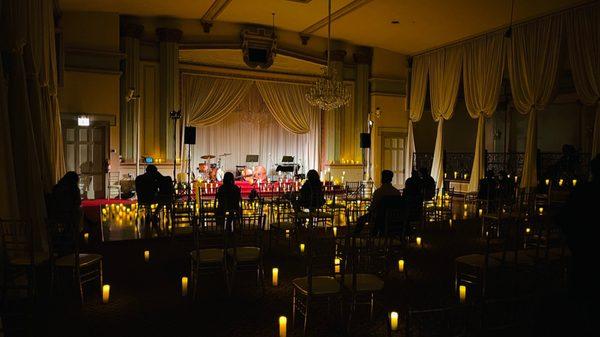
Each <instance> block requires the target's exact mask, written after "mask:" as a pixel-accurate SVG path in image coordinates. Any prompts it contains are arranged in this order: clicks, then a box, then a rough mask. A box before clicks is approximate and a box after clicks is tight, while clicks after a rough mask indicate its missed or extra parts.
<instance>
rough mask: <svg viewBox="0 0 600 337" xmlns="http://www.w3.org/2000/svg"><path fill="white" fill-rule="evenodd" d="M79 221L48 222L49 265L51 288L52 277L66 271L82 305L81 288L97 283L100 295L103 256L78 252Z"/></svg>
mask: <svg viewBox="0 0 600 337" xmlns="http://www.w3.org/2000/svg"><path fill="white" fill-rule="evenodd" d="M80 232H81V230H80V219H77V221H74V222H73V223H72V224H69V223H66V222H64V221H56V220H50V221H49V238H50V240H49V241H50V264H51V275H52V280H53V281H52V287H54V275H57V276H58V274H57V272H58V271H62V270H68V271H70V272H71V274H72V278H73V281H74V282H75V284H77V286H78V288H79V299H80V302H81V303H83V286H84V285H85V284H87V283H91V282H96V281H97V282H98V290H99V291H100V293H102V286H103V256H102V255H100V254H97V253H83V252H81V250H80V247H79V245H80Z"/></svg>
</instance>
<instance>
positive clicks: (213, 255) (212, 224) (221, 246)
mask: <svg viewBox="0 0 600 337" xmlns="http://www.w3.org/2000/svg"><path fill="white" fill-rule="evenodd" d="M228 216H229V215H227V216H215V215H207V214H200V218H199V221H198V223H197V225H194V226H193V227H192V228H193V237H194V250H192V251H191V252H190V271H191V272H190V278H191V282H192V293H193V298H194V300H195V299H196V298H197V297H198V279H199V276H200V275H206V274H213V273H215V272H219V271H220V272H222V273H223V278H224V280H225V285H226V286H227V292H228V293H229V294H230V293H231V286H230V283H229V273H228V270H227V254H226V251H227V248H228V240H229V233H228V230H227V228H226V224H227V222H228V221H229V220H230V219H229V218H228Z"/></svg>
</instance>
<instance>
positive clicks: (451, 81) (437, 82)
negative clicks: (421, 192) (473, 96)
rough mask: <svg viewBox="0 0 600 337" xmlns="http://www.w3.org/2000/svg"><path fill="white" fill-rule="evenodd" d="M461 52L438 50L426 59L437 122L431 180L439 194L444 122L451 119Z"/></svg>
mask: <svg viewBox="0 0 600 337" xmlns="http://www.w3.org/2000/svg"><path fill="white" fill-rule="evenodd" d="M462 56H463V49H462V47H461V46H456V47H450V48H445V49H440V50H438V51H436V52H433V53H432V54H430V56H429V62H430V63H429V94H430V96H431V114H432V116H433V120H435V121H437V122H438V127H437V136H436V141H435V150H434V151H433V163H432V164H431V176H432V177H433V179H434V180H435V182H436V187H437V188H438V189H439V190H440V192H441V188H442V186H443V185H444V141H443V130H444V120H448V119H450V118H452V115H453V114H454V107H455V105H456V96H457V94H458V87H459V84H460V75H461V69H462Z"/></svg>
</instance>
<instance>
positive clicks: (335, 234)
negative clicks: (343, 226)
mask: <svg viewBox="0 0 600 337" xmlns="http://www.w3.org/2000/svg"><path fill="white" fill-rule="evenodd" d="M333 236H337V227H333Z"/></svg>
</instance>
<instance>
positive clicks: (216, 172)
mask: <svg viewBox="0 0 600 337" xmlns="http://www.w3.org/2000/svg"><path fill="white" fill-rule="evenodd" d="M229 155H231V153H223V154H222V155H219V156H214V155H212V154H206V155H204V156H201V157H200V158H202V159H204V162H203V163H200V164H198V172H199V173H200V179H201V180H203V181H213V182H214V181H223V176H224V175H225V171H224V170H223V169H222V168H221V158H222V157H227V156H229ZM215 158H217V162H216V163H211V160H212V159H215Z"/></svg>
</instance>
